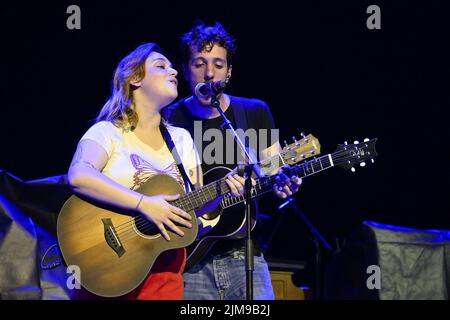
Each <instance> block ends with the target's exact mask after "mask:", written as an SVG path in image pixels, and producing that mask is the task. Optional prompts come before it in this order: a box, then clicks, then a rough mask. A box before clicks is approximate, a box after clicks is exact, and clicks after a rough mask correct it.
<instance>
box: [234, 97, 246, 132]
mask: <svg viewBox="0 0 450 320" xmlns="http://www.w3.org/2000/svg"><path fill="white" fill-rule="evenodd" d="M230 100H231V102H230V104H232V110H233V115H234V120H235V121H236V129H237V128H240V129H242V130H244V131H245V130H247V129H248V122H247V114H246V113H245V109H244V105H243V104H242V103H240V101H239V100H238V99H233V98H232V97H230ZM239 138H241V140H242V139H243V138H244V137H241V136H239Z"/></svg>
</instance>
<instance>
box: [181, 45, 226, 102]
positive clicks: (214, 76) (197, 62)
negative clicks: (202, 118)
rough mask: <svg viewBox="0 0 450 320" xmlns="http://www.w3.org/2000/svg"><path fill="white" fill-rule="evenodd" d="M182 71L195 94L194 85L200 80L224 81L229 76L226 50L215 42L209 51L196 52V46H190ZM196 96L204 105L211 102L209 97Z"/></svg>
mask: <svg viewBox="0 0 450 320" xmlns="http://www.w3.org/2000/svg"><path fill="white" fill-rule="evenodd" d="M207 49H209V48H207ZM184 72H185V76H186V80H187V81H188V82H189V87H190V89H191V92H192V93H193V94H195V86H196V85H197V84H198V83H200V82H214V81H219V80H224V81H226V80H227V77H228V78H229V77H230V76H231V65H230V66H228V63H227V50H226V49H225V48H224V47H221V46H218V45H216V44H214V46H213V47H212V49H211V50H210V51H208V50H204V51H201V52H198V51H197V50H196V48H192V47H191V54H190V58H189V61H188V64H187V66H186V67H185V70H184ZM197 98H198V100H199V101H200V103H201V104H202V105H204V106H209V104H210V103H211V97H208V98H202V97H199V96H197Z"/></svg>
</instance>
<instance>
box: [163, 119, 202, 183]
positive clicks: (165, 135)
mask: <svg viewBox="0 0 450 320" xmlns="http://www.w3.org/2000/svg"><path fill="white" fill-rule="evenodd" d="M159 129H160V130H161V134H162V136H163V139H164V141H165V142H166V144H167V147H168V148H169V150H170V151H171V153H172V156H173V158H174V160H175V163H176V165H177V167H178V171H180V173H181V176H182V177H183V180H184V185H185V188H186V191H188V190H191V191H193V190H195V189H194V185H193V184H192V182H191V180H190V179H189V177H188V176H187V174H186V171H185V170H184V166H183V162H181V158H180V155H179V153H178V151H177V148H176V147H175V144H174V143H173V140H172V137H171V136H170V133H169V131H168V130H167V128H166V126H165V125H164V124H163V123H162V122H161V123H160V125H159Z"/></svg>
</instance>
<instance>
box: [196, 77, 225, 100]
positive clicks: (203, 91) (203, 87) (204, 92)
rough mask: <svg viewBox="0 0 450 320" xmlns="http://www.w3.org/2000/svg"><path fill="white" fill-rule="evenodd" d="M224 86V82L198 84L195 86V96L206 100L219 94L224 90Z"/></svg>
mask: <svg viewBox="0 0 450 320" xmlns="http://www.w3.org/2000/svg"><path fill="white" fill-rule="evenodd" d="M226 86H227V83H226V81H224V80H219V81H215V82H207V83H202V82H200V83H197V85H196V86H195V94H196V95H197V96H200V97H202V98H207V97H210V96H213V95H216V94H219V93H221V92H222V91H223V90H225V87H226Z"/></svg>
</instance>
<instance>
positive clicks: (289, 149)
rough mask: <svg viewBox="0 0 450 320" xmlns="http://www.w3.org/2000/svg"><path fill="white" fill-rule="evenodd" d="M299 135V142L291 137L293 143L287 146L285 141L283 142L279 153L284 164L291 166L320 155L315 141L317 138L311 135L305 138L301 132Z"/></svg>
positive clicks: (317, 141) (317, 143) (317, 142)
mask: <svg viewBox="0 0 450 320" xmlns="http://www.w3.org/2000/svg"><path fill="white" fill-rule="evenodd" d="M301 135H302V137H303V138H302V139H300V140H297V139H296V138H295V137H292V139H293V140H294V142H293V143H291V144H289V145H288V144H287V142H286V141H284V143H285V146H284V148H283V150H282V151H281V153H280V156H281V157H282V158H283V161H284V163H286V164H290V165H293V164H296V163H297V162H300V161H302V160H305V159H307V158H310V157H314V156H316V155H318V154H320V143H319V140H317V138H316V137H314V136H313V135H312V134H309V135H307V136H305V135H304V134H303V132H302V133H301Z"/></svg>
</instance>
